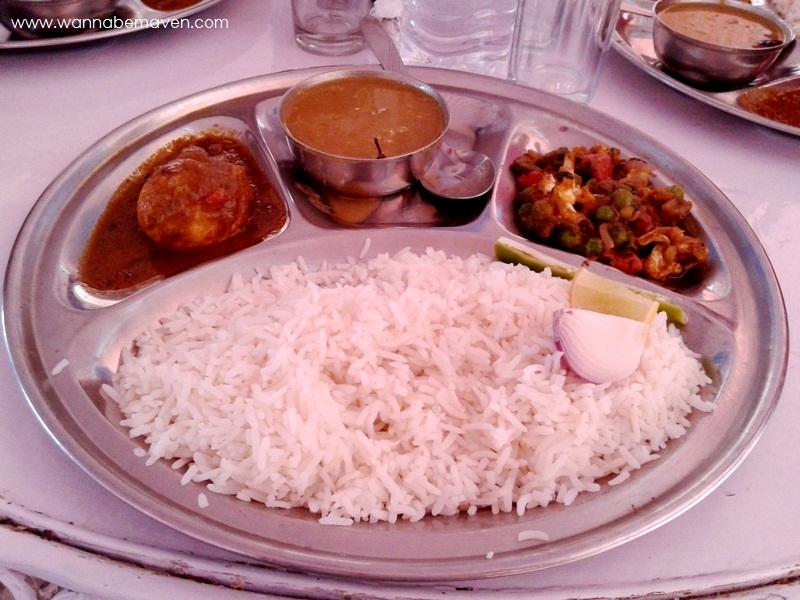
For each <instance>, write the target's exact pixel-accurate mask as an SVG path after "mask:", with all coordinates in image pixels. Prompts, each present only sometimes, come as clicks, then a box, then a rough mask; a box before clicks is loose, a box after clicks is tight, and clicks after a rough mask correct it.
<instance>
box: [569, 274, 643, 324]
mask: <svg viewBox="0 0 800 600" xmlns="http://www.w3.org/2000/svg"><path fill="white" fill-rule="evenodd" d="M569 302H570V305H571V306H572V307H573V308H583V309H586V310H593V311H595V312H599V313H603V314H606V315H615V316H617V317H625V318H627V319H633V320H634V321H640V322H642V323H649V322H650V321H652V320H653V317H655V316H656V313H657V312H658V302H657V301H655V300H653V299H651V298H646V297H645V296H643V295H641V294H637V293H636V292H634V291H633V290H631V289H630V288H629V287H627V286H625V285H623V284H621V283H617V282H616V281H614V280H612V279H608V278H606V277H603V276H601V275H596V274H595V273H592V272H591V271H588V270H586V269H579V270H578V272H577V273H576V274H575V276H574V277H573V278H572V283H571V285H570V288H569Z"/></svg>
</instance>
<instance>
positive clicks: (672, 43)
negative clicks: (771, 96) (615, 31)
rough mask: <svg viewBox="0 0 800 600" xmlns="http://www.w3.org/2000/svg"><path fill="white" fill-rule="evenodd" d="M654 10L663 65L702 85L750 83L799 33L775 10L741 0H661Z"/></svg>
mask: <svg viewBox="0 0 800 600" xmlns="http://www.w3.org/2000/svg"><path fill="white" fill-rule="evenodd" d="M653 10H654V24H653V44H654V47H655V52H656V55H657V56H658V58H659V60H660V61H661V64H662V66H663V68H664V69H665V70H666V71H668V72H670V73H671V74H672V75H674V76H675V77H677V78H679V79H682V80H684V81H686V82H687V83H690V84H692V85H695V86H698V87H702V88H735V87H741V86H743V85H747V84H748V83H750V82H751V81H753V80H754V79H755V78H756V77H758V76H759V75H760V74H761V73H763V72H764V71H765V70H766V69H768V68H769V67H770V66H771V65H772V64H773V63H774V62H775V61H776V60H777V58H778V56H779V55H780V54H781V53H782V52H783V51H784V49H785V48H786V47H787V46H789V45H790V44H791V43H792V42H793V41H794V37H795V36H794V32H793V31H792V29H791V27H789V25H788V24H786V23H785V22H784V21H783V20H782V19H780V17H778V16H777V15H775V14H774V13H772V12H771V11H769V10H766V9H764V8H761V7H758V6H753V5H751V4H749V3H745V2H738V1H736V0H659V1H658V2H657V3H656V4H655V6H654V9H653Z"/></svg>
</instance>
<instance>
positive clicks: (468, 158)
mask: <svg viewBox="0 0 800 600" xmlns="http://www.w3.org/2000/svg"><path fill="white" fill-rule="evenodd" d="M361 33H362V34H363V35H364V39H365V40H366V42H367V45H368V46H369V47H370V50H372V53H373V54H375V57H376V58H377V59H378V61H379V62H380V64H381V66H382V67H383V69H384V70H385V71H389V72H391V73H399V74H401V75H408V73H407V72H406V66H405V65H404V64H403V59H402V58H401V57H400V52H399V51H398V50H397V47H396V46H395V45H394V42H393V41H392V38H391V37H390V36H389V34H388V33H387V31H386V30H385V29H384V28H383V25H382V24H381V22H380V20H379V19H377V18H375V17H366V18H365V19H364V20H363V21H362V22H361ZM412 169H413V167H412ZM495 175H496V170H495V167H494V163H493V162H492V160H491V159H490V158H489V157H488V156H486V155H485V154H483V153H481V152H478V151H476V150H462V149H456V148H453V147H451V146H448V145H447V144H445V143H444V142H442V145H441V148H440V150H439V152H438V153H437V155H436V157H435V158H434V160H433V162H432V163H431V165H430V166H429V167H428V168H427V169H426V170H425V171H424V172H422V173H416V172H415V173H414V176H415V177H416V178H417V179H418V180H419V182H420V185H422V187H424V188H425V189H426V190H428V191H429V192H430V193H431V194H434V195H435V196H439V197H440V198H447V199H449V200H468V199H470V198H477V197H478V196H482V195H483V194H485V193H486V192H488V191H489V190H490V189H492V186H493V185H494V180H495Z"/></svg>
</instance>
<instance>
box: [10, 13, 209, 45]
mask: <svg viewBox="0 0 800 600" xmlns="http://www.w3.org/2000/svg"><path fill="white" fill-rule="evenodd" d="M219 2H221V0H199V1H198V2H197V3H196V4H193V5H192V6H189V7H187V8H184V9H181V10H170V11H163V10H155V9H153V8H150V7H149V6H147V5H146V4H144V3H143V2H141V0H121V1H120V3H119V6H117V9H116V10H115V11H114V14H113V15H112V16H111V17H108V18H109V19H115V18H116V20H117V21H116V22H117V23H120V24H119V25H117V26H114V27H109V28H107V29H99V30H97V31H87V32H85V33H79V34H76V35H65V36H59V37H51V38H36V39H27V38H23V37H21V36H19V35H17V34H15V33H14V32H13V31H11V30H9V29H7V28H6V27H5V26H3V25H2V24H0V51H11V50H36V49H41V48H59V47H63V46H74V45H76V44H78V45H79V44H88V43H91V42H97V41H100V40H104V39H107V38H111V37H116V36H118V35H125V34H128V33H133V32H135V31H143V30H145V29H152V28H154V27H172V25H173V24H174V23H177V22H179V21H180V20H181V19H185V18H187V17H189V16H191V15H193V14H195V13H198V12H200V11H203V10H206V9H207V8H210V7H211V6H213V5H215V4H218V3H219ZM126 19H132V20H133V25H134V26H132V27H125V26H123V24H122V23H121V21H124V20H126ZM120 20H121V21H120ZM111 24H112V25H113V24H114V22H113V21H112V23H111Z"/></svg>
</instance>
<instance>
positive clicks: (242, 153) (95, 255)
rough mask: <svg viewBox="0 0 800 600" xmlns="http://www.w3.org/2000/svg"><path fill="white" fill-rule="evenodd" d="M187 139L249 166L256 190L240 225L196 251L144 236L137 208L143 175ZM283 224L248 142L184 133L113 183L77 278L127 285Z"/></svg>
mask: <svg viewBox="0 0 800 600" xmlns="http://www.w3.org/2000/svg"><path fill="white" fill-rule="evenodd" d="M190 144H191V145H196V146H200V147H201V148H203V149H205V150H206V151H207V152H208V153H209V154H217V153H221V152H225V153H228V154H231V153H232V154H234V155H235V156H236V157H237V159H238V160H239V161H241V164H243V165H245V166H246V168H247V172H248V179H249V180H250V184H251V185H252V186H253V188H254V189H255V192H256V199H255V207H254V211H253V214H252V216H251V217H250V219H249V220H248V222H247V223H246V225H245V226H244V228H243V229H242V230H241V231H240V232H239V233H237V234H235V235H233V236H232V237H229V238H227V239H225V240H223V241H221V242H219V243H217V244H214V245H212V246H208V247H204V248H200V249H197V250H192V251H187V250H183V251H181V250H172V249H169V248H164V247H162V246H159V245H158V244H156V243H155V242H154V241H153V240H151V239H150V238H149V237H148V236H147V235H145V233H144V232H143V231H142V229H141V227H140V226H139V221H138V218H137V214H136V207H137V203H138V199H139V192H140V191H141V189H142V186H143V185H144V182H145V180H146V179H147V176H148V175H149V174H150V173H151V172H152V171H153V170H154V169H155V168H156V167H158V166H159V165H161V164H164V163H166V162H169V161H170V160H172V159H174V158H175V157H176V156H177V155H178V154H180V152H181V150H182V149H183V148H185V147H187V146H189V145H190ZM285 223H286V207H285V205H284V203H283V201H282V200H281V199H280V197H279V196H278V193H277V191H276V190H275V188H274V187H273V186H272V184H271V183H270V181H269V179H268V178H267V176H266V175H265V174H264V173H263V171H262V170H261V167H260V166H259V164H258V162H257V161H256V159H255V158H254V157H253V155H252V154H251V152H250V150H249V149H248V148H247V146H245V145H244V144H243V143H242V142H241V141H240V140H238V139H237V138H236V137H235V136H234V135H233V134H228V133H224V132H219V131H207V132H203V133H199V134H195V135H189V136H185V137H182V138H180V139H178V140H175V141H173V142H171V143H170V144H168V145H166V146H164V147H163V148H161V149H160V150H158V151H157V152H156V153H155V154H153V155H152V156H151V157H150V158H148V159H147V160H146V161H145V162H144V163H142V164H141V165H140V166H139V168H138V169H137V170H136V171H135V172H134V173H133V174H131V175H130V176H129V177H128V178H127V179H126V180H125V181H123V182H122V184H121V185H120V186H119V187H118V188H117V190H116V192H115V193H114V194H113V195H112V197H111V199H110V200H109V202H108V205H107V206H106V209H105V210H104V211H103V213H102V214H101V215H100V218H99V219H98V221H97V223H96V224H95V226H94V229H93V230H92V233H91V235H90V236H89V239H88V241H87V243H86V247H85V248H84V251H83V254H82V256H81V259H80V263H79V265H78V281H79V282H81V283H82V284H84V285H85V286H86V287H88V288H91V289H93V290H95V291H99V292H118V291H122V290H127V289H130V288H134V287H136V286H139V285H141V284H144V283H146V282H149V281H152V280H156V279H160V278H163V277H168V276H170V275H174V274H175V273H179V272H181V271H185V270H186V269H189V268H191V267H193V266H195V265H198V264H200V263H203V262H206V261H209V260H212V259H214V258H218V257H221V256H225V255H227V254H231V253H232V252H235V251H237V250H241V249H242V248H246V247H248V246H252V245H254V244H256V243H258V242H260V241H261V240H263V239H265V238H266V237H267V236H269V235H270V234H272V233H275V232H277V231H279V230H280V229H281V228H282V227H283V225H284V224H285Z"/></svg>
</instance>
